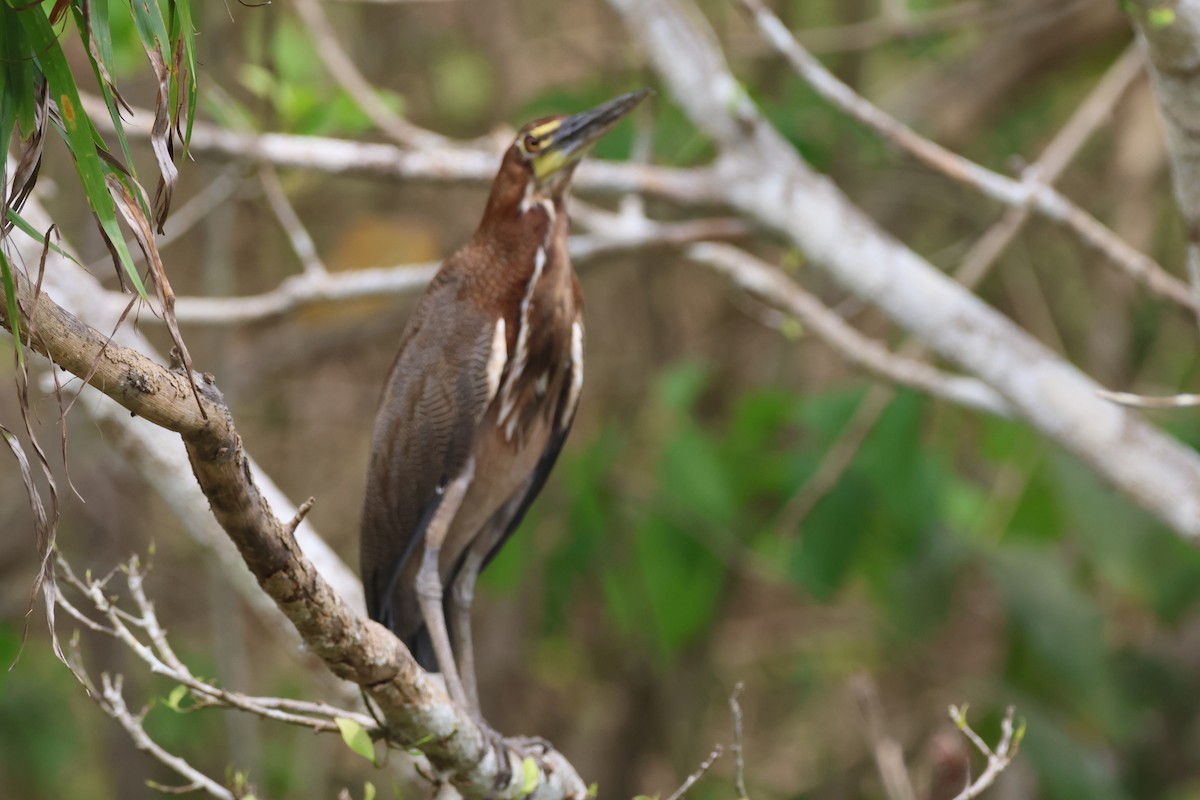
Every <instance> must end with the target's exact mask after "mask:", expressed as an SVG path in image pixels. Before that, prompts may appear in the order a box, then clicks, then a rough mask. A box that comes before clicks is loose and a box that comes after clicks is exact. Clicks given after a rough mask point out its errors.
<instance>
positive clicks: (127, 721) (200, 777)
mask: <svg viewBox="0 0 1200 800" xmlns="http://www.w3.org/2000/svg"><path fill="white" fill-rule="evenodd" d="M100 684H101V687H102V688H101V691H100V693H99V694H98V695H95V699H96V702H97V703H98V704H99V705H100V708H101V709H103V710H104V713H106V714H108V715H109V716H110V717H112V718H113V719H115V720H116V721H117V722H118V723H120V725H121V727H122V728H124V729H125V732H126V733H128V734H129V738H130V739H132V740H133V744H134V746H135V747H137V749H138V750H141V751H142V752H143V753H146V754H147V755H149V756H150V757H151V758H153V759H154V760H155V761H158V762H159V763H160V764H163V765H164V766H166V767H167V768H168V769H171V770H172V771H174V772H176V773H177V774H179V775H181V776H182V777H183V778H184V779H186V780H188V781H190V783H191V785H193V786H197V787H199V788H201V789H203V790H204V791H205V792H208V794H209V795H211V796H213V797H216V798H220V800H234V795H233V792H231V791H229V790H228V789H226V788H225V787H224V786H222V785H221V784H219V783H217V782H216V781H214V780H213V779H212V778H210V777H208V776H207V775H205V774H204V773H202V772H200V771H199V770H198V769H196V768H195V767H193V766H192V765H191V764H189V763H188V762H187V761H185V760H184V759H182V758H180V757H179V756H176V755H173V754H171V753H169V752H167V751H166V750H165V749H163V747H162V746H161V745H159V744H158V742H156V741H154V740H153V739H151V738H150V736H149V734H147V733H146V729H145V728H144V727H143V726H142V715H140V714H138V715H134V714H133V713H131V712H130V710H129V706H127V705H126V704H125V697H124V696H123V695H122V694H121V687H122V684H123V679H122V676H120V675H117V676H116V677H115V678H114V677H110V676H109V675H108V674H107V673H105V674H103V675H101V676H100Z"/></svg>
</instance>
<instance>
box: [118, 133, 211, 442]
mask: <svg viewBox="0 0 1200 800" xmlns="http://www.w3.org/2000/svg"><path fill="white" fill-rule="evenodd" d="M155 124H157V123H155ZM105 183H106V184H107V185H108V193H109V194H110V195H112V198H113V201H114V202H115V203H116V206H117V210H118V211H120V212H121V216H122V217H124V218H125V222H126V223H127V224H128V225H129V228H130V230H132V231H133V237H134V238H135V239H136V240H137V243H138V247H140V248H141V249H142V255H143V256H145V257H146V263H147V264H148V265H149V267H150V274H151V275H153V276H154V288H155V290H156V292H157V294H158V302H159V305H161V306H162V313H163V321H164V322H165V323H166V325H167V330H168V331H169V332H170V334H171V341H172V342H174V344H175V349H176V350H177V351H178V352H179V360H180V361H181V362H183V368H184V370H186V372H187V379H188V385H189V386H191V387H192V396H193V397H195V398H196V405H197V406H198V407H199V408H200V415H201V416H202V417H204V418H205V419H208V412H206V411H205V410H204V403H202V402H200V389H199V387H197V386H196V380H195V376H194V375H193V373H192V357H191V355H190V354H189V353H188V349H187V345H185V344H184V343H183V335H182V334H181V333H180V332H179V323H178V321H176V319H175V292H173V291H172V290H171V283H170V281H168V280H167V270H166V268H164V267H163V263H162V257H161V256H159V254H158V246H157V245H156V244H155V243H154V230H153V229H152V228H151V227H150V220H148V219H146V215H145V214H144V213H142V206H141V204H140V203H138V201H137V200H136V199H135V198H134V196H133V195H132V194H130V192H129V187H128V186H126V185H125V183H123V182H122V181H121V180H120V179H119V178H117V177H116V176H115V175H108V176H106V177H105ZM135 186H136V184H135ZM137 188H138V191H139V192H140V191H141V187H137Z"/></svg>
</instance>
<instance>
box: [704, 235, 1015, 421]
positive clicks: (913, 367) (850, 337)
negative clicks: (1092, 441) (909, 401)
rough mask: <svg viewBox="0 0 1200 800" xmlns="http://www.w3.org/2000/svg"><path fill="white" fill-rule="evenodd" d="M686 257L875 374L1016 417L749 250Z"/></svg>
mask: <svg viewBox="0 0 1200 800" xmlns="http://www.w3.org/2000/svg"><path fill="white" fill-rule="evenodd" d="M684 255H685V256H686V257H687V258H689V259H691V260H692V261H696V262H699V263H701V264H706V265H708V266H709V267H712V268H713V269H716V270H717V271H718V272H720V273H722V274H724V275H726V276H727V277H729V278H730V279H732V280H733V282H734V283H735V284H737V285H738V286H739V287H741V288H742V289H744V290H746V291H748V292H751V293H752V294H755V295H758V296H759V297H761V298H763V299H765V300H767V301H768V302H770V303H773V304H777V305H779V306H780V307H781V308H784V309H786V310H787V311H788V312H790V313H792V314H794V315H795V316H796V317H797V318H798V319H799V320H800V322H801V323H802V324H803V325H804V326H805V327H806V328H807V329H809V330H811V331H812V332H813V333H815V334H816V335H817V336H819V337H820V338H821V340H822V341H824V342H825V343H826V344H828V345H830V346H831V347H833V348H834V349H836V350H837V351H838V352H839V353H841V354H842V355H843V356H845V357H846V358H847V359H848V360H849V361H851V362H852V363H854V364H857V365H858V366H859V367H862V368H863V369H866V370H867V371H869V372H871V373H872V374H875V375H878V376H880V377H882V378H884V379H885V380H888V381H890V382H893V383H898V384H900V385H902V386H910V387H912V388H915V389H918V390H919V391H922V392H926V393H928V394H931V395H934V396H936V397H940V398H942V399H945V400H950V401H951V402H954V403H958V404H960V405H964V406H967V407H969V408H974V409H977V410H980V411H986V412H988V413H990V414H997V415H999V416H1007V415H1009V414H1010V413H1011V412H1010V410H1009V406H1008V402H1007V401H1006V400H1005V399H1004V398H1003V397H1001V396H1000V395H999V394H997V393H996V392H995V391H994V390H992V389H991V388H990V387H989V386H987V385H986V384H984V383H982V382H980V381H978V380H976V379H974V378H966V377H963V376H961V375H953V374H949V373H946V372H943V371H942V370H939V369H937V368H936V367H933V366H931V365H929V364H927V363H925V362H923V361H917V360H915V359H912V358H904V357H901V356H899V355H897V354H895V353H893V352H891V351H890V350H888V349H887V348H886V347H884V346H883V345H882V344H880V343H879V342H877V341H875V340H873V339H869V338H867V337H866V336H864V335H863V334H861V333H859V332H858V331H857V330H855V329H854V328H853V327H851V326H850V325H848V324H847V323H846V321H845V320H843V319H842V318H841V317H839V316H838V315H837V314H836V313H834V312H833V311H832V310H831V309H830V308H829V307H828V306H826V305H825V304H824V303H822V302H821V301H820V300H818V299H817V298H816V297H814V296H813V295H811V294H809V293H808V292H807V291H805V290H804V289H803V288H801V287H800V285H799V284H798V283H796V282H795V281H793V280H792V279H791V278H789V277H788V276H787V275H786V274H784V273H783V272H782V271H780V270H778V269H776V268H775V267H772V266H771V265H770V264H767V263H765V262H763V261H761V260H760V259H758V258H756V257H755V256H752V255H750V254H749V253H747V252H745V251H744V250H739V249H738V248H736V247H733V246H731V245H721V244H713V243H711V242H704V243H701V244H695V245H692V246H691V247H689V248H687V250H685V251H684Z"/></svg>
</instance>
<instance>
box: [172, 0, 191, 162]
mask: <svg viewBox="0 0 1200 800" xmlns="http://www.w3.org/2000/svg"><path fill="white" fill-rule="evenodd" d="M170 3H171V43H172V47H173V48H174V51H175V53H176V56H175V83H176V87H177V92H178V93H179V96H178V97H177V98H176V100H175V104H174V108H175V109H176V111H175V132H176V134H177V135H179V139H180V144H182V145H183V152H182V153H181V154H180V157H181V158H182V157H186V156H187V149H188V145H189V144H190V143H191V141H192V125H193V123H194V122H195V121H196V28H195V26H194V25H193V24H192V4H191V0H170ZM181 45H182V48H183V49H182V52H183V59H182V60H181V59H180V58H179V53H180V46H181ZM181 102H182V103H183V105H182V106H181ZM180 111H182V113H183V116H184V122H185V123H186V125H185V127H184V129H183V131H180V130H179V115H180Z"/></svg>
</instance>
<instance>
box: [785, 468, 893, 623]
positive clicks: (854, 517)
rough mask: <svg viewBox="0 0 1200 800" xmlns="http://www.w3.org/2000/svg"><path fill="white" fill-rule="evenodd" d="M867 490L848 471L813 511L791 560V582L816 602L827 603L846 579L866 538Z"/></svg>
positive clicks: (868, 518) (858, 477)
mask: <svg viewBox="0 0 1200 800" xmlns="http://www.w3.org/2000/svg"><path fill="white" fill-rule="evenodd" d="M873 506H874V499H873V492H872V491H871V486H870V484H869V483H867V482H866V481H865V480H864V479H863V477H862V475H861V474H860V473H858V472H855V471H853V470H851V471H850V472H848V473H847V474H846V476H845V477H843V478H842V480H841V481H840V482H839V483H838V485H837V486H836V487H834V489H833V490H832V491H831V492H829V494H827V495H826V496H825V497H824V498H823V499H822V500H821V501H820V502H819V503H817V505H816V506H815V507H814V508H813V510H812V512H811V513H810V514H809V515H808V518H807V519H806V520H805V521H804V523H803V525H802V526H801V530H800V539H799V547H797V548H796V550H795V555H794V556H793V558H792V564H791V574H792V576H793V578H794V579H795V580H796V581H797V583H799V584H800V585H801V586H802V587H804V588H805V589H806V590H807V591H808V592H809V593H810V594H811V595H812V596H813V597H815V598H816V599H818V600H831V599H832V598H833V595H834V593H835V592H837V590H838V589H839V588H840V587H841V586H842V584H843V583H844V582H845V581H846V579H847V577H848V576H849V575H850V571H851V568H852V567H853V566H854V565H855V563H856V561H857V559H858V557H859V554H860V551H861V549H862V545H863V543H864V541H865V540H866V538H867V532H868V527H869V525H870V523H871V510H872V508H873Z"/></svg>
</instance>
